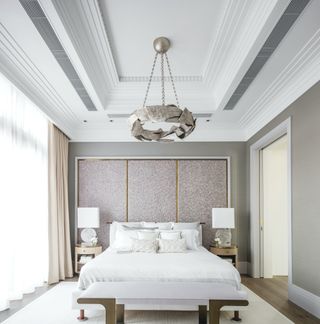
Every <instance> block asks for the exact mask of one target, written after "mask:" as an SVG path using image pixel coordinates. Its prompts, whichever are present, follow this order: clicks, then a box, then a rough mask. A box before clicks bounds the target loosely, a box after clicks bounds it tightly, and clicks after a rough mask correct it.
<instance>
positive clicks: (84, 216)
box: [78, 207, 100, 228]
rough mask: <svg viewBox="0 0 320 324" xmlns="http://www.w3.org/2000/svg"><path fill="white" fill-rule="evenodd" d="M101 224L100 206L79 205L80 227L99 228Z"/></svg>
mask: <svg viewBox="0 0 320 324" xmlns="http://www.w3.org/2000/svg"><path fill="white" fill-rule="evenodd" d="M99 226H100V218H99V208H97V207H90V208H89V207H79V208H78V228H98V227H99Z"/></svg>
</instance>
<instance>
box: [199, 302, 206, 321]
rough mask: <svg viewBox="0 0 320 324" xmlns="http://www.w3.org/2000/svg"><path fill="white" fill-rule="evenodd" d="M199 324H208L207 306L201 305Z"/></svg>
mask: <svg viewBox="0 0 320 324" xmlns="http://www.w3.org/2000/svg"><path fill="white" fill-rule="evenodd" d="M199 324H207V306H206V305H199Z"/></svg>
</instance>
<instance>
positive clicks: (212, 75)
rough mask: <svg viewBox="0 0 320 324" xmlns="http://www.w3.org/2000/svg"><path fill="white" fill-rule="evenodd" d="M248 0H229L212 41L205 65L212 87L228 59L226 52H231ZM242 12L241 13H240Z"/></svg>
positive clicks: (206, 80)
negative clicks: (237, 27)
mask: <svg viewBox="0 0 320 324" xmlns="http://www.w3.org/2000/svg"><path fill="white" fill-rule="evenodd" d="M247 2H248V0H244V1H237V0H229V2H228V5H227V7H226V10H225V13H224V16H223V19H222V22H221V24H220V27H219V30H218V35H217V37H216V39H215V40H213V41H212V44H211V47H210V52H209V56H208V62H207V63H206V65H205V68H204V72H203V79H204V82H205V83H206V84H208V86H209V87H210V88H212V85H213V84H214V83H215V80H216V78H217V75H218V74H219V71H220V70H221V67H222V66H223V64H222V62H224V60H225V59H226V53H228V52H229V49H230V46H231V44H232V40H233V38H234V37H235V31H236V26H237V23H236V21H239V18H240V16H241V14H243V9H244V7H245V6H246V4H247ZM239 12H240V14H239Z"/></svg>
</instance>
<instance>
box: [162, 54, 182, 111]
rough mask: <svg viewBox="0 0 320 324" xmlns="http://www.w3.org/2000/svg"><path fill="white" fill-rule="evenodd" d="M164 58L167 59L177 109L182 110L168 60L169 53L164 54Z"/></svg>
mask: <svg viewBox="0 0 320 324" xmlns="http://www.w3.org/2000/svg"><path fill="white" fill-rule="evenodd" d="M164 56H165V58H166V62H167V66H168V71H169V76H170V80H171V84H172V89H173V93H174V96H175V98H176V103H177V107H178V108H180V104H179V99H178V95H177V90H176V87H175V84H174V81H173V77H172V72H171V67H170V63H169V59H168V55H167V53H164Z"/></svg>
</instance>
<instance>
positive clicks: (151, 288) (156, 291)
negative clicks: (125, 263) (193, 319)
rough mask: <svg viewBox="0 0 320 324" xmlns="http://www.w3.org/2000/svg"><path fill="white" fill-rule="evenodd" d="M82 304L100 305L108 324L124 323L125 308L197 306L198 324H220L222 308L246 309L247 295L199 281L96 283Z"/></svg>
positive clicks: (79, 299) (231, 288) (80, 302)
mask: <svg viewBox="0 0 320 324" xmlns="http://www.w3.org/2000/svg"><path fill="white" fill-rule="evenodd" d="M78 303H79V304H100V305H102V306H103V307H104V308H105V310H106V324H115V323H123V322H124V305H130V304H143V305H147V304H149V305H197V306H198V307H199V308H198V309H199V323H200V324H204V323H207V306H208V305H209V323H210V324H219V318H220V309H221V308H222V307H223V306H247V305H248V300H247V295H246V292H244V291H238V290H236V289H235V288H234V287H231V286H227V285H225V286H222V287H221V289H217V284H214V283H212V284H211V283H196V282H187V283H186V282H150V281H139V282H96V283H93V284H91V285H90V287H89V288H88V289H87V290H85V291H84V292H83V293H82V294H81V295H80V297H79V298H78Z"/></svg>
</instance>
